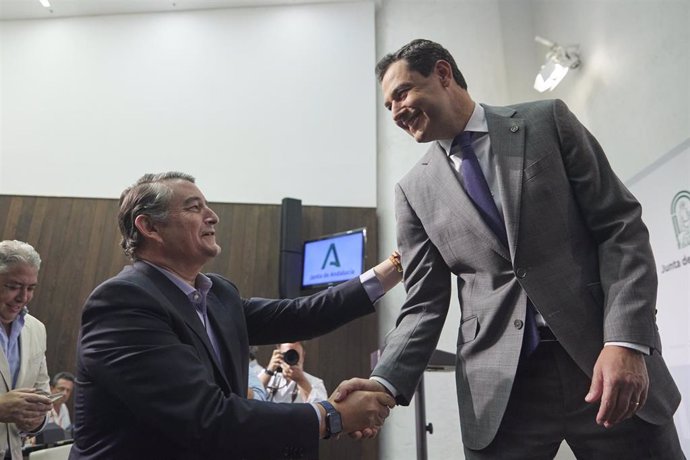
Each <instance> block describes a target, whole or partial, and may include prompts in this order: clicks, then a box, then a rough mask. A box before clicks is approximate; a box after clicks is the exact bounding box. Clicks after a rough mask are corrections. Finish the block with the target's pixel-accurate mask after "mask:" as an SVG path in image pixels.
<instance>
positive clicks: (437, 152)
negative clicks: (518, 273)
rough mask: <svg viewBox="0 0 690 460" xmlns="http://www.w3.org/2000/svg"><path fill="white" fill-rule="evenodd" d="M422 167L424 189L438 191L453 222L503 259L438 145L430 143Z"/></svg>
mask: <svg viewBox="0 0 690 460" xmlns="http://www.w3.org/2000/svg"><path fill="white" fill-rule="evenodd" d="M421 164H422V165H423V166H425V167H426V169H425V173H426V174H427V176H428V177H427V181H425V182H426V183H427V184H428V186H429V187H430V188H432V189H435V190H442V191H443V193H441V194H440V195H439V199H440V200H441V201H442V202H443V203H444V205H445V208H446V209H448V210H449V211H450V212H451V213H452V214H453V215H454V218H455V219H457V220H458V221H459V222H463V223H464V225H466V226H467V227H468V228H469V230H470V231H471V232H473V233H475V234H476V235H477V236H479V239H480V241H482V242H483V243H484V244H488V245H489V246H490V247H491V249H493V250H494V251H495V252H497V253H498V254H499V255H501V256H502V257H504V258H506V259H510V255H509V253H508V250H507V249H506V247H505V246H504V245H503V244H502V243H501V241H500V240H499V239H498V237H497V236H496V235H495V234H494V232H493V230H491V228H489V226H488V225H487V224H486V223H485V222H484V220H483V219H482V217H481V215H480V214H479V212H478V211H477V208H476V207H475V206H474V203H472V201H471V200H470V198H469V196H467V193H466V192H465V190H464V189H463V188H462V186H461V185H460V182H459V181H458V177H457V176H456V172H455V171H454V170H453V168H452V166H451V165H450V164H449V160H448V156H447V155H446V153H445V152H444V151H443V149H442V148H441V146H440V145H439V144H438V142H434V144H433V145H432V146H431V148H430V149H429V151H428V152H427V154H426V155H425V156H424V159H423V160H422V163H421Z"/></svg>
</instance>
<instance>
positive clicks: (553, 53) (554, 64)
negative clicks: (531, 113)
mask: <svg viewBox="0 0 690 460" xmlns="http://www.w3.org/2000/svg"><path fill="white" fill-rule="evenodd" d="M534 40H535V41H536V42H539V43H541V44H542V45H545V46H548V47H549V51H548V52H547V53H546V62H544V65H542V66H541V70H539V73H538V74H537V78H535V79H534V89H536V90H537V91H539V92H540V93H543V92H544V91H547V90H548V91H552V90H553V89H554V88H555V87H556V86H558V84H559V83H560V82H561V80H563V78H564V77H565V75H566V74H567V73H568V70H570V69H576V68H578V67H579V66H580V63H581V61H580V53H579V46H578V45H573V46H568V47H563V46H560V45H559V44H558V43H554V42H552V41H550V40H547V39H545V38H542V37H539V36H536V37H534Z"/></svg>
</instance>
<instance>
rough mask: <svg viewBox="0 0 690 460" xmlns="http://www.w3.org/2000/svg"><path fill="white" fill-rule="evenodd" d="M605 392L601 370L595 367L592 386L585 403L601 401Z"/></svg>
mask: <svg viewBox="0 0 690 460" xmlns="http://www.w3.org/2000/svg"><path fill="white" fill-rule="evenodd" d="M603 392H604V378H603V376H602V374H601V372H600V371H599V369H598V368H597V367H596V366H595V367H594V374H593V375H592V384H591V385H590V386H589V392H588V393H587V395H586V396H585V401H587V402H588V403H593V402H596V401H599V400H600V399H601V395H602V394H603Z"/></svg>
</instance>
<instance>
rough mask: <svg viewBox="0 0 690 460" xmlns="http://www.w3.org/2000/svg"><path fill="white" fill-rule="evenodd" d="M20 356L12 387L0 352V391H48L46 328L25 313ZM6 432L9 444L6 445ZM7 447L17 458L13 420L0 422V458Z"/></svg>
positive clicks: (18, 441)
mask: <svg viewBox="0 0 690 460" xmlns="http://www.w3.org/2000/svg"><path fill="white" fill-rule="evenodd" d="M19 346H20V349H21V359H20V362H19V375H18V376H17V384H16V385H15V386H14V387H13V386H12V374H11V372H10V365H9V363H8V362H7V357H6V356H5V353H2V352H0V377H2V378H0V394H5V393H7V392H9V391H10V390H12V389H14V388H37V389H40V390H43V391H45V392H47V393H50V385H49V381H50V377H49V376H48V368H47V366H46V328H45V326H44V325H43V323H42V322H40V321H39V320H37V319H36V318H34V317H33V316H31V315H30V314H28V313H27V315H26V316H25V317H24V328H23V329H22V332H21V334H20V336H19ZM8 432H9V441H10V445H9V446H8V445H7V440H8ZM8 449H11V450H12V458H13V459H18V460H21V458H22V440H21V438H20V436H19V429H18V428H17V425H15V424H14V423H0V458H2V457H4V455H5V452H6V451H7V450H8Z"/></svg>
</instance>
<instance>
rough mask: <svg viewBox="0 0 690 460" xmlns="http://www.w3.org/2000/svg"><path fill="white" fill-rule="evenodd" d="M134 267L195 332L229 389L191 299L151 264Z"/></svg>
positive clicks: (221, 367) (142, 263)
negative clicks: (149, 280)
mask: <svg viewBox="0 0 690 460" xmlns="http://www.w3.org/2000/svg"><path fill="white" fill-rule="evenodd" d="M132 267H133V268H134V269H135V270H137V271H139V272H141V273H142V274H144V275H145V276H146V277H148V278H149V279H151V281H153V284H154V285H155V286H156V288H158V290H159V292H160V293H161V294H162V295H163V299H164V300H165V301H166V303H167V308H168V309H170V310H173V311H176V312H177V313H178V314H179V315H180V316H181V317H182V320H183V321H184V322H185V324H186V325H187V326H188V327H189V328H190V329H191V330H192V331H193V332H194V334H196V336H197V337H198V338H199V340H201V342H202V343H203V344H204V348H205V350H206V353H207V354H208V356H209V359H210V360H211V361H212V362H213V365H214V367H215V368H216V369H215V370H216V373H217V374H218V375H219V376H220V378H221V380H222V382H223V383H224V384H225V385H226V387H227V388H228V389H229V388H230V386H229V385H228V382H227V379H226V378H225V373H224V372H223V366H222V364H221V363H220V362H219V361H218V357H217V356H216V353H215V352H214V350H213V345H211V340H210V339H209V338H208V334H207V333H206V329H205V328H204V325H203V324H202V322H201V320H200V319H199V315H197V313H196V311H195V310H194V307H193V306H192V304H191V302H190V301H189V299H188V298H187V297H186V296H185V295H184V293H183V292H182V291H181V290H180V288H178V287H177V286H175V284H173V282H172V281H170V280H169V279H168V278H167V277H166V276H165V275H164V274H163V273H161V272H160V271H158V270H157V269H156V268H154V267H152V266H150V265H149V264H147V263H145V262H135V263H134V264H133V265H132ZM219 383H220V382H219Z"/></svg>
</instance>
